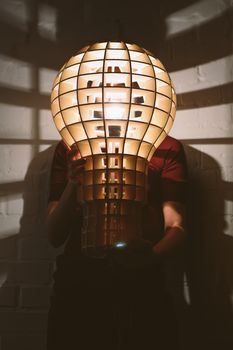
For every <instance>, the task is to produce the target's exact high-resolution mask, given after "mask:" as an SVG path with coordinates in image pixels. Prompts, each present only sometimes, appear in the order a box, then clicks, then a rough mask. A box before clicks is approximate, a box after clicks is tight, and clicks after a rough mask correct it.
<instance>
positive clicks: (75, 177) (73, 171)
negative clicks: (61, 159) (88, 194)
mask: <svg viewBox="0 0 233 350" xmlns="http://www.w3.org/2000/svg"><path fill="white" fill-rule="evenodd" d="M67 163H68V174H67V175H68V179H69V181H71V182H75V183H77V184H83V171H84V167H85V163H86V159H85V158H81V156H80V153H79V152H78V150H77V148H76V147H71V150H70V151H69V152H68V154H67Z"/></svg>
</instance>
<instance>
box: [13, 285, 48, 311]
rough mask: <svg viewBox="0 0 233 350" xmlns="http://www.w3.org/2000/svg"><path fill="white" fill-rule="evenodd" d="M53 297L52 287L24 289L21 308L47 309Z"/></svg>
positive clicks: (22, 289)
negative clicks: (51, 296)
mask: <svg viewBox="0 0 233 350" xmlns="http://www.w3.org/2000/svg"><path fill="white" fill-rule="evenodd" d="M50 295H51V288H50V287H41V286H35V287H22V288H21V291H20V306H21V307H22V308H47V307H48V306H49V304H50V303H49V300H50Z"/></svg>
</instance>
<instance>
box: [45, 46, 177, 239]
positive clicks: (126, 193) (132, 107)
mask: <svg viewBox="0 0 233 350" xmlns="http://www.w3.org/2000/svg"><path fill="white" fill-rule="evenodd" d="M51 108H52V115H53V120H54V122H55V125H56V127H57V129H58V131H59V133H60V134H61V137H62V138H63V140H64V141H65V143H66V144H67V145H68V146H69V147H71V146H72V145H76V146H77V148H78V150H79V152H80V154H81V156H82V157H86V158H87V163H86V169H85V171H86V174H85V186H84V199H85V200H86V201H93V200H102V204H101V202H99V206H100V207H101V206H102V209H100V211H99V213H100V214H101V213H102V214H101V215H103V217H104V216H105V219H104V220H103V225H102V229H101V230H102V231H103V232H105V233H103V237H105V244H110V243H111V244H112V243H113V242H115V241H116V240H117V239H119V240H122V239H124V238H125V237H124V236H122V235H121V234H118V236H117V238H116V237H115V236H116V235H115V236H114V233H113V231H114V230H115V229H114V227H115V226H116V225H118V226H119V220H118V219H119V218H118V219H117V217H118V216H121V219H122V217H123V216H124V215H126V217H127V210H128V209H129V207H128V204H127V203H126V202H127V200H128V201H139V202H140V201H143V200H144V199H145V181H146V169H147V164H148V161H149V160H150V159H151V157H152V156H153V154H154V152H155V151H156V149H157V148H158V146H159V145H160V143H161V142H162V141H163V140H164V138H165V137H166V135H167V134H168V132H169V130H170V129H171V126H172V124H173V121H174V118H175V112H176V94H175V91H174V88H173V85H172V82H171V79H170V76H169V74H168V73H167V71H166V70H165V68H164V66H163V65H162V63H161V62H160V61H159V60H158V59H157V58H155V57H154V56H153V55H152V54H151V53H150V52H148V51H147V50H145V49H143V48H141V47H139V46H137V45H134V44H126V43H123V42H103V43H96V44H93V45H90V46H87V47H85V48H83V49H81V50H80V51H79V52H78V53H77V54H76V55H74V56H73V57H71V58H70V60H69V61H68V62H67V63H66V64H65V65H64V66H63V67H62V68H61V70H60V72H59V73H58V75H57V77H56V79H55V82H54V85H53V90H52V96H51ZM124 200H125V201H124ZM120 202H121V203H120ZM119 203H120V204H119ZM93 210H94V209H93ZM106 218H107V219H106ZM111 220H112V221H114V220H115V221H116V225H115V226H114V224H113V222H112V224H111V223H110V221H111ZM100 221H101V220H100ZM117 221H118V223H117ZM95 224H96V223H95ZM123 226H124V225H123ZM106 230H107V231H106ZM116 230H117V229H116ZM116 230H115V231H116ZM122 230H124V228H121V229H120V231H122ZM110 231H111V232H112V233H111V232H110ZM118 231H119V228H118ZM106 232H107V233H106ZM115 233H116V232H115ZM114 237H115V238H114ZM101 242H103V239H102V240H101Z"/></svg>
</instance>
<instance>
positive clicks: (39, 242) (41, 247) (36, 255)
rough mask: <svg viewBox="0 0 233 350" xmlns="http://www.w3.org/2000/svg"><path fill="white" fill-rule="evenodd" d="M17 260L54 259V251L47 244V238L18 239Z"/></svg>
mask: <svg viewBox="0 0 233 350" xmlns="http://www.w3.org/2000/svg"><path fill="white" fill-rule="evenodd" d="M18 248H19V258H20V259H21V260H23V259H26V260H33V259H37V260H42V259H47V260H48V259H54V258H55V254H56V250H55V249H54V248H53V247H52V246H51V245H50V244H49V242H48V239H47V238H38V237H35V236H34V237H27V238H22V239H19V241H18Z"/></svg>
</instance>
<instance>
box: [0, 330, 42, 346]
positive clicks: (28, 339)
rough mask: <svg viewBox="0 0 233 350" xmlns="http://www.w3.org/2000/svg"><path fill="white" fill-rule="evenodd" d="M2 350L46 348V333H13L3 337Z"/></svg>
mask: <svg viewBox="0 0 233 350" xmlns="http://www.w3.org/2000/svg"><path fill="white" fill-rule="evenodd" d="M0 349H1V350H13V349H20V350H21V349H22V350H45V349H46V336H45V334H38V333H36V334H25V335H19V334H12V335H4V336H3V337H2V348H0Z"/></svg>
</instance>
